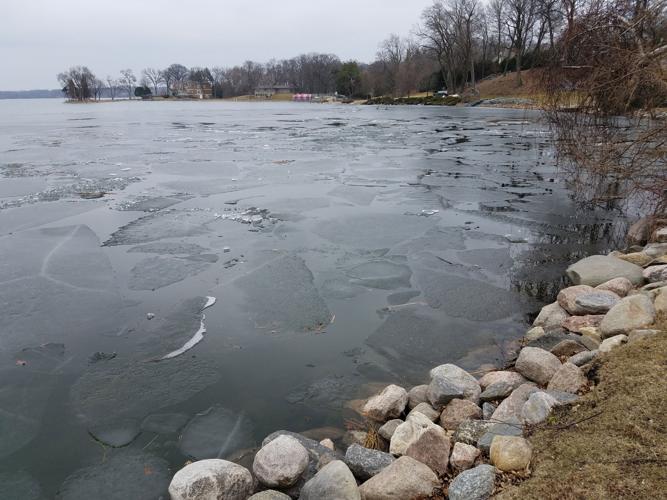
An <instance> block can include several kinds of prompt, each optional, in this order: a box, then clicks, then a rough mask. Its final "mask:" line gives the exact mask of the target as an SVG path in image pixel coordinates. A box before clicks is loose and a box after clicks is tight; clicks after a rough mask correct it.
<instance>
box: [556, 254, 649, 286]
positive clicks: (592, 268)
mask: <svg viewBox="0 0 667 500" xmlns="http://www.w3.org/2000/svg"><path fill="white" fill-rule="evenodd" d="M642 271H643V270H642V268H641V267H639V266H637V265H635V264H631V263H630V262H625V261H624V260H621V259H617V258H616V257H610V256H607V255H592V256H590V257H586V258H585V259H582V260H580V261H579V262H576V263H575V264H572V265H571V266H570V267H568V268H567V271H565V274H567V277H568V278H570V281H572V283H574V284H575V285H589V286H598V285H601V284H602V283H605V282H606V281H609V280H611V279H614V278H627V279H628V280H630V281H631V282H632V283H633V284H634V285H641V284H643V283H644V276H643V275H642Z"/></svg>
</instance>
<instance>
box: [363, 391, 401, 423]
mask: <svg viewBox="0 0 667 500" xmlns="http://www.w3.org/2000/svg"><path fill="white" fill-rule="evenodd" d="M407 405H408V393H407V391H406V390H405V389H403V388H402V387H399V386H397V385H389V386H387V387H385V388H384V389H383V390H382V392H381V393H380V394H378V395H376V396H373V397H372V398H370V399H369V400H368V401H367V402H366V404H365V405H364V408H363V410H362V413H363V414H364V415H365V416H366V417H368V418H370V419H372V420H376V421H378V422H386V421H387V420H391V419H392V418H398V417H400V416H401V415H402V414H403V411H404V410H405V407H406V406H407Z"/></svg>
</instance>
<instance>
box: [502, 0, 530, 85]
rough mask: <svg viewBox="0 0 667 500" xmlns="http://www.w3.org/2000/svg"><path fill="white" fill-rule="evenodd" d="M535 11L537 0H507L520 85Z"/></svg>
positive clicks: (507, 22)
mask: <svg viewBox="0 0 667 500" xmlns="http://www.w3.org/2000/svg"><path fill="white" fill-rule="evenodd" d="M535 11H536V3H535V0H507V9H506V18H505V24H506V26H507V30H508V34H509V38H510V40H511V46H512V48H513V49H514V56H515V58H516V85H517V86H518V87H520V86H521V85H522V84H523V81H522V79H521V69H522V63H523V56H524V55H525V51H526V48H527V47H528V43H529V40H530V37H531V35H532V30H533V25H534V24H535Z"/></svg>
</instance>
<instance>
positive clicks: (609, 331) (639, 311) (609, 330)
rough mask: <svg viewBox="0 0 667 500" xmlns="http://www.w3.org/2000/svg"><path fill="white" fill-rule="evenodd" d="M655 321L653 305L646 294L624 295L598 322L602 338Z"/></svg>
mask: <svg viewBox="0 0 667 500" xmlns="http://www.w3.org/2000/svg"><path fill="white" fill-rule="evenodd" d="M654 321H655V307H654V306H653V302H651V299H649V298H648V297H647V296H646V295H643V294H637V295H631V296H629V297H625V298H624V299H622V300H621V301H620V302H619V303H618V304H616V305H615V306H614V307H612V308H611V310H610V311H609V312H608V313H607V314H606V315H605V317H604V319H603V320H602V323H600V334H601V335H602V338H608V337H613V336H615V335H627V334H628V333H630V332H631V331H632V330H637V329H640V328H646V327H647V326H649V325H651V324H653V322H654Z"/></svg>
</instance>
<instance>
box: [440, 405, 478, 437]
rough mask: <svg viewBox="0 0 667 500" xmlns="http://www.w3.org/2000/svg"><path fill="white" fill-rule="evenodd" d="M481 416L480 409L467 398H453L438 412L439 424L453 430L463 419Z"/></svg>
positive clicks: (474, 418)
mask: <svg viewBox="0 0 667 500" xmlns="http://www.w3.org/2000/svg"><path fill="white" fill-rule="evenodd" d="M479 418H482V409H481V408H480V407H479V406H477V405H476V404H475V403H473V402H472V401H468V400H467V399H453V400H452V401H450V402H449V404H448V405H447V406H445V408H444V409H443V410H442V413H441V414H440V425H441V426H442V427H443V428H445V429H447V430H452V431H453V430H455V429H457V428H458V426H459V425H460V424H461V422H463V421H464V420H470V419H472V420H476V419H479Z"/></svg>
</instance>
